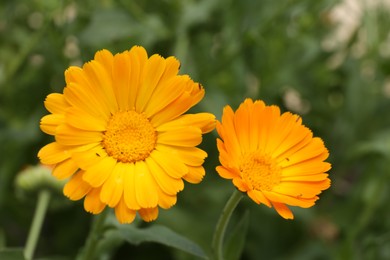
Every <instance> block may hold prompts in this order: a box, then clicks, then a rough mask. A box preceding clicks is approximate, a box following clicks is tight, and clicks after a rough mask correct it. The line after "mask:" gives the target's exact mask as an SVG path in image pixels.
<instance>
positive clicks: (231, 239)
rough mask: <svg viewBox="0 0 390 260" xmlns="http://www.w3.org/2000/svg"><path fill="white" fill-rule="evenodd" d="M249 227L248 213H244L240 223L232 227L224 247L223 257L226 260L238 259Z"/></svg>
mask: <svg viewBox="0 0 390 260" xmlns="http://www.w3.org/2000/svg"><path fill="white" fill-rule="evenodd" d="M248 225H249V211H248V210H247V211H245V213H244V214H243V216H242V217H241V219H240V221H239V222H238V223H237V225H236V226H235V227H234V229H233V230H232V232H231V233H230V235H229V236H228V238H227V239H226V244H225V246H224V255H225V258H226V260H237V259H240V256H241V254H242V251H243V249H244V245H245V238H246V233H247V231H248Z"/></svg>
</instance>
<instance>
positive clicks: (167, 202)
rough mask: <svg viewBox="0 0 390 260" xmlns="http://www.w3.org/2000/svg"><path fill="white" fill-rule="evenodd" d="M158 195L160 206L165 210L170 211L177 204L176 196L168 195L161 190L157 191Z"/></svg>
mask: <svg viewBox="0 0 390 260" xmlns="http://www.w3.org/2000/svg"><path fill="white" fill-rule="evenodd" d="M157 193H158V205H159V206H160V207H161V208H163V209H169V208H171V207H172V206H173V205H175V204H176V201H177V197H176V195H168V194H166V193H165V192H163V191H162V190H161V189H160V188H158V189H157Z"/></svg>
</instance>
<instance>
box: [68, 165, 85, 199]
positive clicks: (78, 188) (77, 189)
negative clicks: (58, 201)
mask: <svg viewBox="0 0 390 260" xmlns="http://www.w3.org/2000/svg"><path fill="white" fill-rule="evenodd" d="M83 174H84V172H83V171H82V170H81V171H78V172H77V173H76V174H74V175H73V176H72V178H71V179H70V180H69V181H68V182H67V183H66V184H65V186H64V195H65V196H66V197H68V198H69V199H71V200H79V199H81V198H83V197H84V196H85V195H86V194H87V193H88V192H89V191H90V190H91V186H90V185H89V184H88V183H86V182H85V181H83Z"/></svg>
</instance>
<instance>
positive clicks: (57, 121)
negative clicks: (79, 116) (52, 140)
mask: <svg viewBox="0 0 390 260" xmlns="http://www.w3.org/2000/svg"><path fill="white" fill-rule="evenodd" d="M64 122H65V116H64V115H62V114H50V115H46V116H44V117H42V119H41V124H40V128H41V130H42V131H43V132H44V133H46V134H49V135H55V134H56V129H57V127H58V126H59V125H61V124H63V123H64Z"/></svg>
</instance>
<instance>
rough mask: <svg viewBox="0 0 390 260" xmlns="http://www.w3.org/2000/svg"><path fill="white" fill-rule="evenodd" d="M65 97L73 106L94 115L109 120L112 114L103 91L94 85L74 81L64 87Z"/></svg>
mask: <svg viewBox="0 0 390 260" xmlns="http://www.w3.org/2000/svg"><path fill="white" fill-rule="evenodd" d="M87 82H88V81H87ZM88 84H89V82H88ZM64 97H65V99H66V101H67V102H68V103H69V104H71V105H72V106H73V107H77V108H79V109H80V110H83V111H85V113H87V114H90V115H92V116H95V117H102V118H104V120H108V118H109V117H110V115H111V114H110V110H109V108H108V105H107V104H106V103H105V102H104V97H103V93H101V92H100V91H99V90H98V89H94V88H93V87H90V86H85V85H81V84H80V83H78V82H72V83H70V84H68V85H67V87H66V88H65V89H64Z"/></svg>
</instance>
